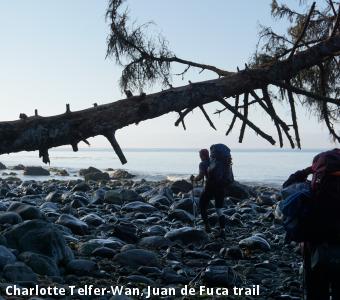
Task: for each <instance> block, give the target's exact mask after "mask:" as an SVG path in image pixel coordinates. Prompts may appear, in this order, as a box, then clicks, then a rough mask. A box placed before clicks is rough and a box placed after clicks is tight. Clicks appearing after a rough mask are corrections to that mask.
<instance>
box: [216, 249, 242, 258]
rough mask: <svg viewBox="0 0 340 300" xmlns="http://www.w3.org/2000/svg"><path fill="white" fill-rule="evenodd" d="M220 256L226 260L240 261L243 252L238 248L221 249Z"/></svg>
mask: <svg viewBox="0 0 340 300" xmlns="http://www.w3.org/2000/svg"><path fill="white" fill-rule="evenodd" d="M220 255H221V256H222V257H225V258H227V259H242V258H243V252H242V250H241V249H240V247H235V246H234V247H230V248H222V249H221V250H220Z"/></svg>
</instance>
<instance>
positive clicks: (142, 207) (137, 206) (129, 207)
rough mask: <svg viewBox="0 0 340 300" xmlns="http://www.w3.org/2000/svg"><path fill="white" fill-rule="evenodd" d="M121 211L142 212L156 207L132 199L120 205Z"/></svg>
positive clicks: (152, 210) (148, 211)
mask: <svg viewBox="0 0 340 300" xmlns="http://www.w3.org/2000/svg"><path fill="white" fill-rule="evenodd" d="M122 210H123V211H128V212H129V211H138V212H142V213H150V212H154V211H156V210H157V208H156V207H154V206H152V205H151V204H148V203H144V202H141V201H133V202H130V203H127V204H125V205H124V206H123V207H122Z"/></svg>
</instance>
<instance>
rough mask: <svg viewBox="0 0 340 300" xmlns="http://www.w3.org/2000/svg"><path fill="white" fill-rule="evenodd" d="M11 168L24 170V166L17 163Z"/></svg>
mask: <svg viewBox="0 0 340 300" xmlns="http://www.w3.org/2000/svg"><path fill="white" fill-rule="evenodd" d="M12 170H15V171H23V170H25V166H24V165H21V164H19V165H16V166H14V167H13V168H12Z"/></svg>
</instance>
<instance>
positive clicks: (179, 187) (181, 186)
mask: <svg viewBox="0 0 340 300" xmlns="http://www.w3.org/2000/svg"><path fill="white" fill-rule="evenodd" d="M170 189H171V190H172V192H173V193H174V194H178V193H188V192H189V191H191V190H192V184H191V183H189V182H188V181H186V180H177V181H175V182H174V183H172V184H171V186H170Z"/></svg>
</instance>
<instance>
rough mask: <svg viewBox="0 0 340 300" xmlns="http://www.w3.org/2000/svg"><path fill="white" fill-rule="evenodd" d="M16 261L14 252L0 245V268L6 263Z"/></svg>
mask: <svg viewBox="0 0 340 300" xmlns="http://www.w3.org/2000/svg"><path fill="white" fill-rule="evenodd" d="M15 261H16V257H15V256H14V254H13V253H12V252H11V251H10V250H9V249H8V248H7V247H5V246H2V245H0V270H2V269H3V267H4V266H5V265H7V264H12V263H14V262H15Z"/></svg>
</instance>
